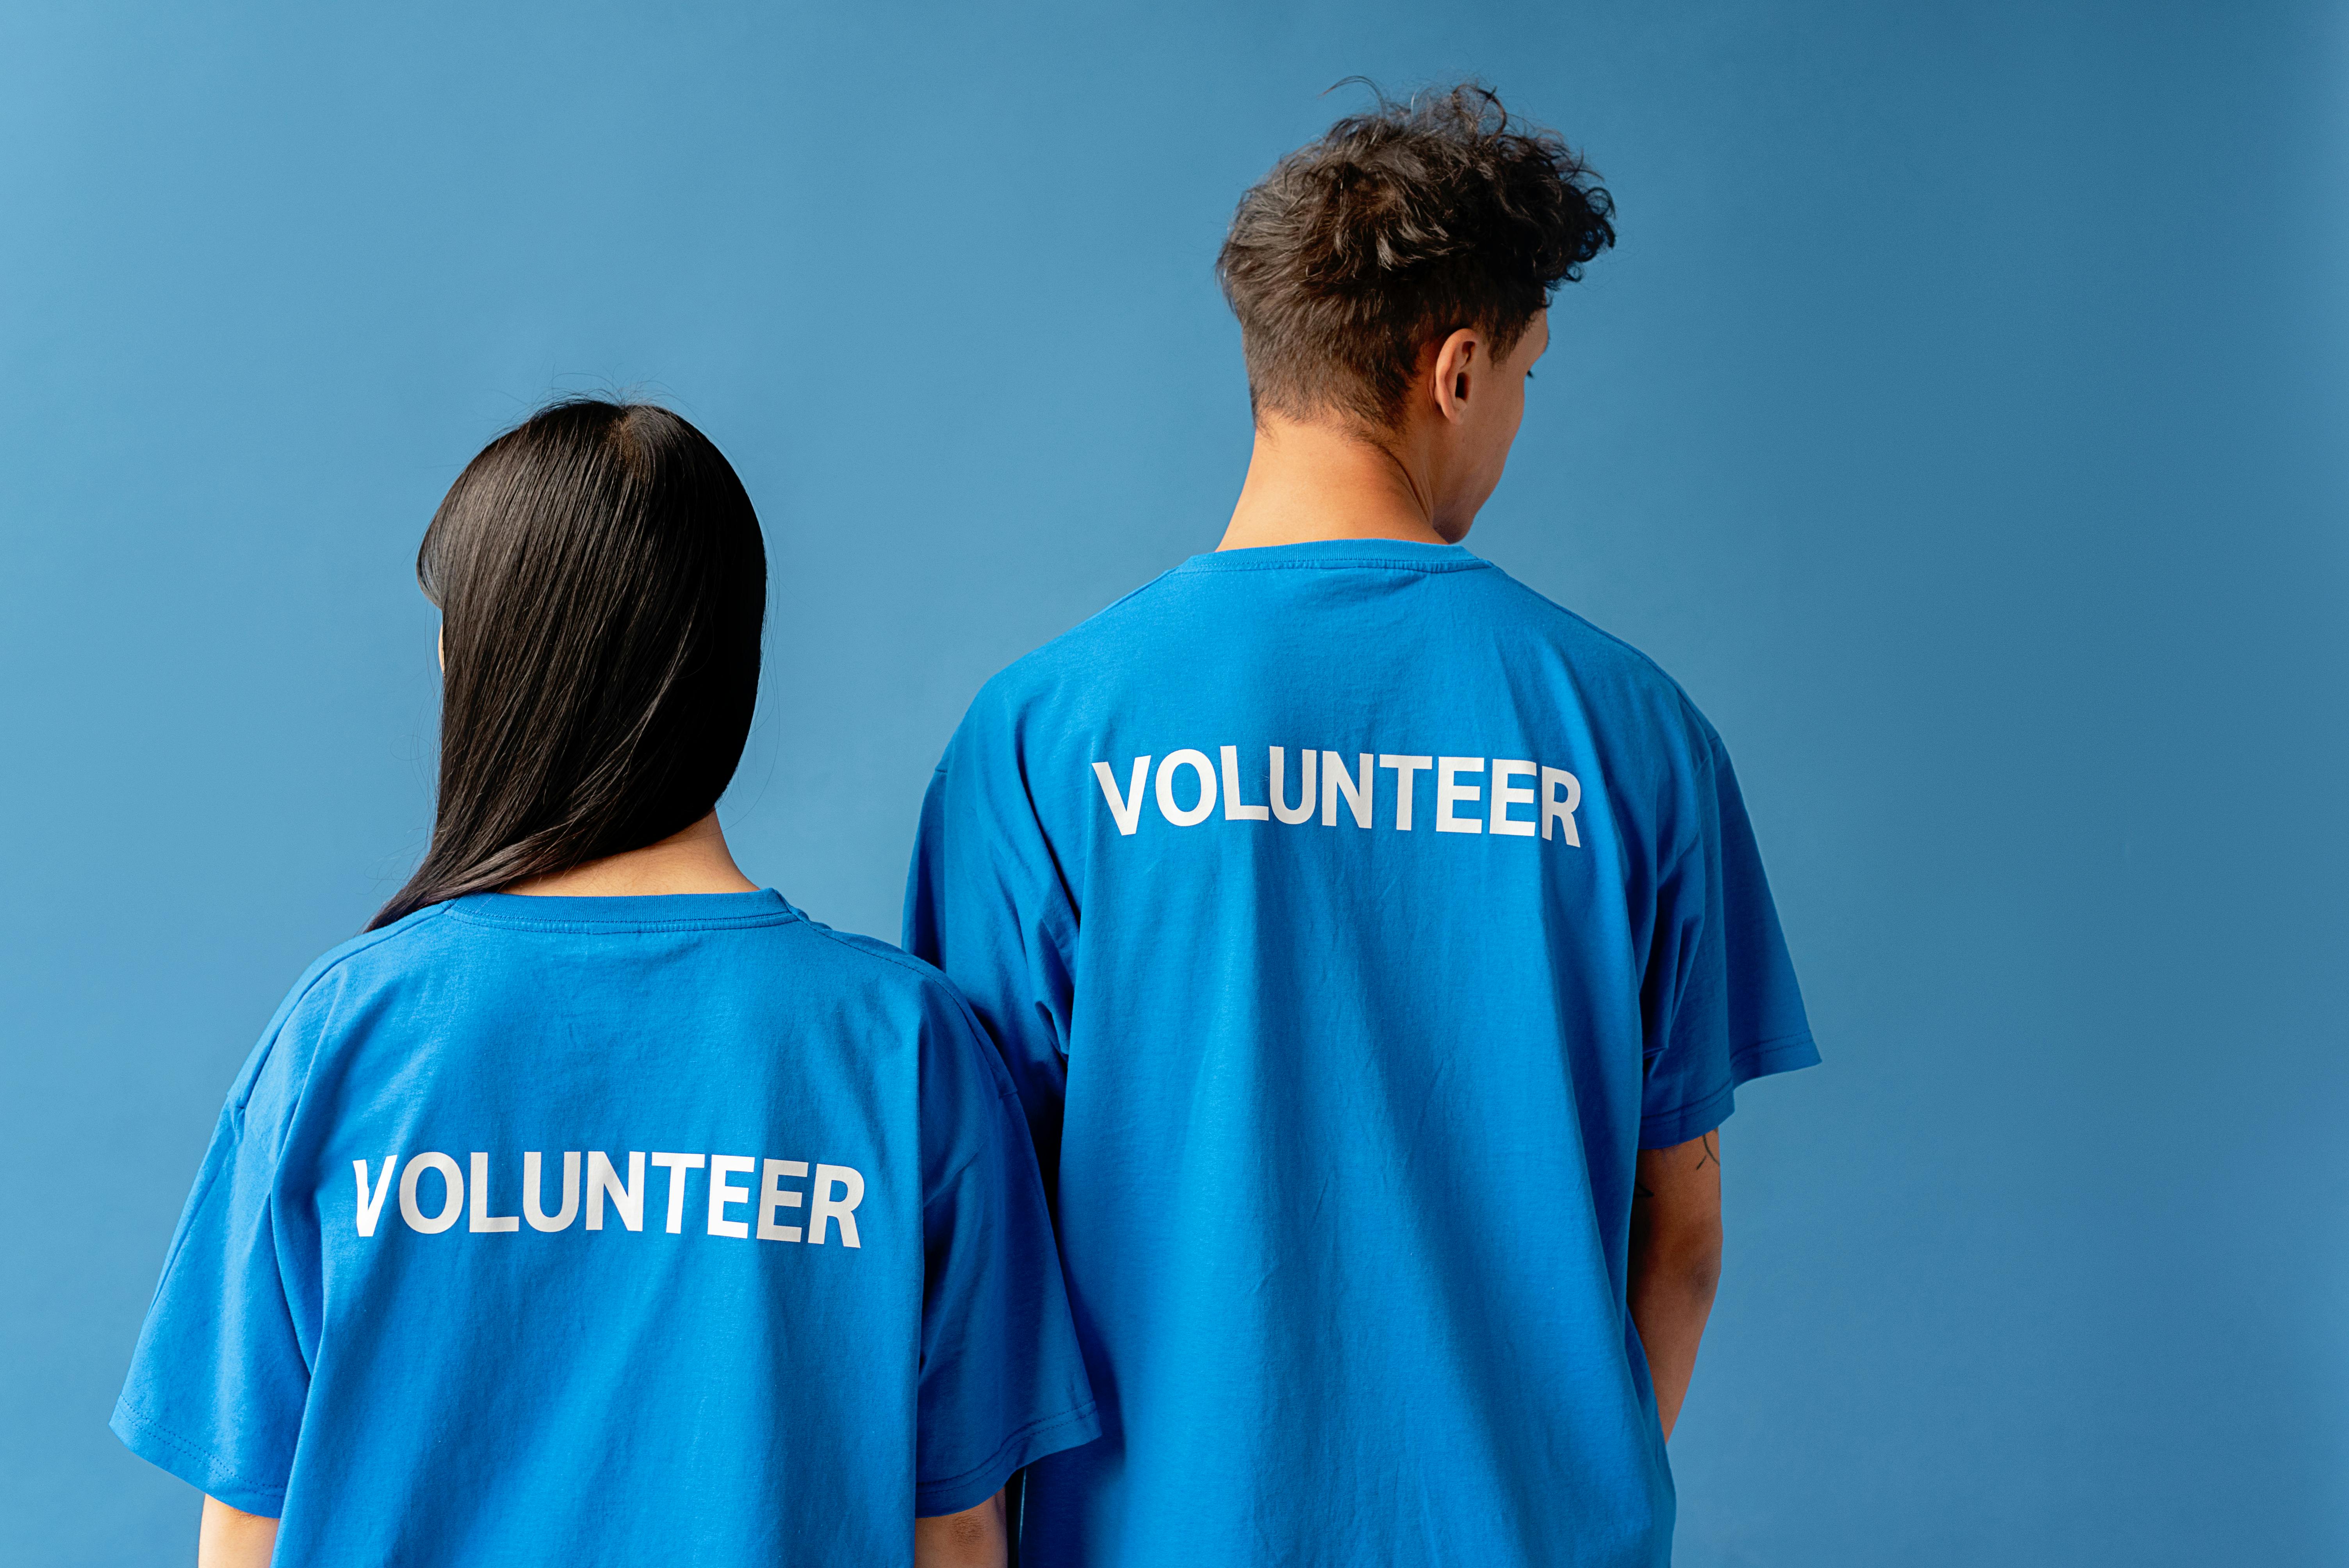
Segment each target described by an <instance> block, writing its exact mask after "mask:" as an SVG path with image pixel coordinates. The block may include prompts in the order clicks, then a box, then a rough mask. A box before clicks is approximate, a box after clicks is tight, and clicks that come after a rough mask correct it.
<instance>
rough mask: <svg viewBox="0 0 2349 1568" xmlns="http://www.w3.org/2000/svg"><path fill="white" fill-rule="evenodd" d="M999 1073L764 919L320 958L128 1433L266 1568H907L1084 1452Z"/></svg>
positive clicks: (669, 917) (179, 1268)
mask: <svg viewBox="0 0 2349 1568" xmlns="http://www.w3.org/2000/svg"><path fill="white" fill-rule="evenodd" d="M1052 1247H1053V1244H1052V1238H1051V1233H1050V1221H1049V1219H1048V1218H1047V1216H1046V1212H1045V1207H1044V1198H1043V1193H1042V1190H1041V1188H1040V1184H1039V1182H1038V1179H1037V1174H1036V1169H1035V1162H1034V1159H1033V1156H1032V1154H1031V1153H1030V1150H1029V1147H1028V1144H1027V1140H1026V1136H1025V1128H1024V1125H1023V1124H1022V1122H1021V1121H1020V1119H1019V1106H1018V1101H1017V1099H1016V1098H1014V1097H1013V1094H1012V1087H1011V1085H1010V1083H1009V1079H1008V1078H1007V1077H1006V1076H1005V1072H1004V1068H1003V1065H1002V1063H1001V1061H1000V1060H999V1058H998V1057H997V1056H996V1054H995V1053H994V1052H993V1051H992V1050H991V1049H990V1048H988V1046H987V1044H986V1042H985V1040H984V1037H982V1036H981V1035H980V1034H979V1032H978V1027H977V1026H976V1024H975V1022H974V1021H973V1019H972V1018H971V1016H970V1014H969V1011H968V1007H967V1006H965V1004H964V1003H963V1002H962V1000H961V999H960V998H959V997H958V996H957V995H955V993H954V991H953V990H952V988H951V987H950V986H949V985H947V983H946V982H945V981H944V980H942V979H941V978H939V976H938V975H936V972H935V971H934V970H932V969H930V968H929V967H928V966H927V965H923V964H920V963H917V962H916V961H915V960H913V959H911V958H908V957H907V956H905V954H902V953H899V952H897V951H896V950H895V949H894V948H891V947H888V946H886V945H885V944H881V943H876V942H871V941H867V940H865V939H864V938H860V937H854V936H847V935H843V934H839V933H835V932H833V931H831V930H829V929H827V928H826V927H824V926H822V925H819V924H817V923H813V922H812V921H810V920H809V919H807V918H806V917H805V916H804V915H802V913H800V912H799V911H797V910H795V909H793V908H792V906H791V905H790V904H789V903H786V902H785V901H784V900H783V899H782V897H781V895H780V894H777V893H775V892H771V891H769V892H746V893H726V894H692V895H679V896H667V897H645V898H530V897H516V896H510V895H502V894H489V895H482V896H477V897H471V898H464V899H460V900H457V901H455V902H453V903H444V904H439V905H435V906H433V907H431V908H429V909H426V910H423V911H420V912H419V913H415V914H412V915H410V916H409V917H408V918H407V919H405V920H402V921H400V922H399V923H397V924H395V925H391V926H388V927H387V928H385V929H383V930H381V931H378V932H375V933H372V934H368V935H366V936H362V937H360V938H358V939H357V940H356V941H354V942H351V943H348V944H345V945H344V946H342V947H340V948H337V949H336V950H335V951H334V952H332V953H330V954H327V955H326V957H325V958H323V959H321V960H320V961H319V962H318V963H317V964H316V965H315V966H314V967H313V968H312V969H311V970H310V972H309V973H308V974H307V975H304V976H303V978H302V980H301V982H300V984H298V985H296V986H295V988H294V992H293V994H292V995H290V996H288V997H287V998H286V1000H285V1005H284V1006H281V1007H280V1008H279V1009H278V1013H277V1016H276V1017H275V1018H274V1020H273V1021H272V1022H271V1024H270V1026H269V1029H268V1032H267V1033H266V1034H265V1035H264V1037H262V1040H261V1043H260V1045H259V1047H257V1048H256V1049H255V1050H254V1054H253V1056H252V1058H251V1059H250V1060H249V1061H248V1062H247V1063H246V1065H245V1068H244V1070H243V1074H242V1075H241V1076H240V1078H238V1080H237V1083H236V1086H235V1088H234V1089H233V1092H232V1093H231V1095H230V1098H229V1103H228V1107H227V1109H226V1110H225V1111H223V1113H222V1117H221V1120H220V1124H219V1129H218V1130H217V1132H216V1133H215V1135H214V1137H213V1140H212V1150H211V1152H210V1154H209V1155H207V1156H206V1158H205V1161H204V1165H203V1170H202V1174H201V1175H200V1176H199V1177H198V1178H197V1181H196V1186H195V1191H194V1192H193V1194H192V1195H191V1197H190V1199H189V1201H188V1206H187V1211H186V1213H185V1215H184V1216H183V1217H182V1219H181V1222H180V1229H179V1233H178V1235H177V1237H176V1238H175V1239H174V1240H173V1242H172V1243H171V1255H170V1259H169V1262H168V1263H167V1264H166V1265H165V1268H164V1274H163V1280H162V1284H161V1286H160V1289H159V1290H158V1292H157V1295H156V1298H155V1302H154V1305H153V1307H152V1309H151V1311H150V1313H149V1315H148V1320H147V1325H146V1328H145V1331H144V1333H143V1334H142V1335H141V1336H140V1342H139V1349H138V1353H137V1357H136V1360H135V1361H134V1363H133V1365H132V1367H131V1371H130V1377H129V1384H128V1386H127V1387H125V1388H124V1390H123V1394H122V1399H121V1402H120V1404H119V1406H118V1407H117V1408H116V1410H115V1416H114V1428H115V1430H116V1431H117V1432H118V1433H119V1435H120V1436H121V1438H122V1439H123V1440H124V1441H125V1442H126V1443H128V1444H129V1445H130V1447H131V1448H132V1449H135V1450H136V1451H137V1452H139V1453H140V1454H141V1455H143V1456H144V1457H146V1458H147V1459H149V1460H152V1461H154V1462H155V1463H156V1464H158V1465H160V1466H162V1467H163V1468H164V1469H165V1470H170V1471H171V1472H172V1473H173V1474H175V1475H178V1476H180V1477H181V1478H183V1479H184V1480H188V1481H189V1482H191V1484H193V1485H195V1486H197V1487H200V1488H202V1490H203V1491H207V1492H209V1493H211V1494H212V1496H214V1497H217V1498H219V1499H220V1500H221V1501H223V1502H226V1503H229V1504H231V1505H232V1506H233V1507H236V1508H240V1509H243V1510H245V1511H248V1512H253V1513H261V1514H270V1515H278V1514H282V1515H283V1516H284V1517H283V1523H282V1525H281V1527H280V1533H279V1536H278V1546H277V1560H278V1561H280V1562H290V1563H349V1564H360V1563H447V1564H464V1563H577V1564H591V1563H612V1564H621V1563H626V1564H641V1563H697V1564H711V1565H721V1564H722V1565H732V1564H744V1565H748V1564H752V1563H758V1564H772V1563H804V1564H810V1565H814V1564H824V1565H831V1564H837V1563H905V1562H909V1561H910V1560H911V1557H912V1553H913V1523H912V1521H913V1518H914V1516H915V1515H916V1513H922V1514H935V1513H947V1512H953V1511H958V1510H961V1509H964V1508H967V1507H969V1506H971V1505H972V1504H974V1503H978V1502H980V1501H984V1500H985V1499H986V1498H988V1496H989V1495H991V1494H992V1493H993V1492H994V1491H996V1489H997V1488H998V1487H999V1486H1001V1485H1002V1484H1003V1482H1004V1481H1005V1480H1006V1479H1007V1478H1009V1475H1010V1474H1011V1473H1012V1472H1013V1470H1016V1469H1017V1468H1018V1467H1019V1466H1021V1465H1024V1464H1027V1463H1029V1462H1030V1461H1031V1460H1036V1459H1038V1458H1040V1457H1041V1456H1042V1455H1044V1454H1047V1453H1050V1452H1052V1451H1054V1450H1056V1449H1063V1448H1066V1447H1068V1446H1069V1445H1071V1444H1073V1443H1080V1442H1083V1441H1085V1440H1086V1439H1089V1438H1091V1437H1092V1435H1093V1433H1094V1431H1095V1430H1096V1429H1097V1426H1098V1422H1097V1420H1096V1418H1095V1415H1094V1412H1093V1405H1092V1396H1091V1394H1090V1391H1089V1390H1088V1388H1087V1386H1086V1380H1085V1373H1084V1368H1083V1365H1082V1360H1081V1355H1080V1353H1079V1351H1078V1348H1077V1345H1076V1342H1075V1339H1074V1336H1073V1332H1072V1329H1071V1325H1070V1321H1069V1315H1068V1308H1067V1305H1066V1300H1065V1297H1064V1295H1063V1293H1062V1289H1061V1281H1060V1276H1059V1271H1058V1267H1057V1264H1056V1262H1055V1260H1054V1257H1053V1250H1052Z"/></svg>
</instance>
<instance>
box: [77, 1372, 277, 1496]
mask: <svg viewBox="0 0 2349 1568" xmlns="http://www.w3.org/2000/svg"><path fill="white" fill-rule="evenodd" d="M107 1425H108V1426H109V1427H111V1428H112V1429H114V1435H115V1436H116V1437H118V1438H120V1439H122V1444H123V1446H124V1447H125V1448H127V1449H129V1450H130V1451H131V1452H132V1453H134V1454H137V1455H138V1456H139V1457H140V1459H142V1460H146V1461H147V1462H148V1463H149V1464H150V1465H153V1466H154V1467H155V1468H156V1469H158V1470H166V1471H168V1472H170V1473H171V1474H172V1475H175V1476H177V1477H179V1478H180V1479H181V1480H183V1481H186V1482H187V1483H188V1484H189V1485H190V1486H191V1487H194V1488H195V1489H196V1490H197V1491H201V1492H202V1493H203V1494H204V1495H205V1496H206V1497H213V1498H218V1499H219V1500H220V1501H222V1502H224V1503H226V1504H228V1505H229V1506H230V1507H231V1508H233V1509H236V1510H238V1511H241V1512H244V1513H252V1514H258V1515H260V1516H261V1517H262V1518H264V1519H275V1518H277V1517H278V1516H279V1515H280V1514H282V1513H284V1512H285V1488H284V1487H282V1486H270V1485H267V1484H265V1483H264V1482H261V1481H255V1480H246V1479H245V1478H244V1477H243V1476H240V1475H238V1474H237V1473H236V1471H235V1470H233V1469H232V1468H231V1467H230V1466H229V1465H228V1464H227V1463H226V1462H225V1461H223V1460H222V1459H221V1457H220V1456H219V1455H217V1454H215V1453H213V1452H212V1451H211V1450H210V1449H206V1448H203V1447H202V1446H201V1445H199V1444H196V1443H192V1442H190V1441H189V1440H188V1439H185V1438H183V1437H181V1436H180V1435H179V1434H178V1433H177V1432H174V1431H172V1430H171V1429H170V1428H168V1427H163V1426H160V1425H158V1424H157V1423H155V1422H154V1421H152V1420H150V1419H149V1418H147V1417H145V1416H143V1415H141V1414H140V1412H139V1411H137V1410H135V1409H133V1408H131V1407H130V1402H129V1400H128V1399H123V1400H118V1401H117V1402H116V1404H115V1407H114V1418H113V1419H112V1420H110V1421H109V1422H108V1423H107Z"/></svg>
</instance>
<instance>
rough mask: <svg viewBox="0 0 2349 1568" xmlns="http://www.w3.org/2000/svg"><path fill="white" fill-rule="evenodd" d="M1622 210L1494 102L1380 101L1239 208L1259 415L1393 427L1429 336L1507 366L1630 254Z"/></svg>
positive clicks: (1238, 255)
mask: <svg viewBox="0 0 2349 1568" xmlns="http://www.w3.org/2000/svg"><path fill="white" fill-rule="evenodd" d="M1344 85H1346V84H1344V83H1340V86H1344ZM1373 90H1375V89H1373ZM1614 213H1615V203H1614V201H1613V199H1612V198H1610V197H1609V195H1608V193H1607V191H1606V189H1605V188H1604V187H1603V186H1601V185H1600V184H1599V181H1598V177H1597V176H1596V175H1595V174H1594V173H1593V172H1592V170H1591V169H1590V168H1589V166H1588V164H1586V163H1584V162H1583V160H1581V158H1580V157H1579V156H1578V155H1577V154H1576V153H1575V152H1574V150H1572V149H1571V148H1569V147H1568V146H1567V145H1566V143H1565V141H1563V140H1562V139H1560V138H1559V137H1558V136H1557V133H1556V132H1554V131H1548V130H1543V129H1538V128H1537V127H1532V126H1527V125H1526V124H1525V123H1524V122H1523V121H1521V120H1512V119H1510V118H1509V115H1508V111H1507V110H1506V109H1505V108H1502V107H1501V100H1500V98H1498V97H1497V96H1496V95H1495V93H1494V92H1493V91H1492V90H1491V89H1490V88H1485V87H1482V86H1479V85H1476V84H1474V83H1469V84H1464V85H1462V86H1459V87H1454V88H1448V89H1445V90H1443V91H1438V92H1428V93H1423V94H1420V95H1418V96H1416V97H1414V98H1411V99H1409V100H1408V101H1406V102H1402V103H1397V102H1394V101H1393V100H1392V99H1390V98H1386V97H1385V96H1384V95H1383V94H1381V95H1380V98H1379V101H1378V107H1377V108H1374V109H1372V110H1371V111H1370V112H1369V113H1366V114H1357V115H1349V116H1348V117H1347V118H1345V119H1341V120H1340V121H1339V122H1338V123H1337V124H1335V125H1333V126H1331V127H1330V129H1329V131H1328V133H1327V134H1325V135H1324V136H1323V137H1322V138H1321V139H1319V141H1316V142H1314V143H1312V144H1311V145H1310V146H1308V147H1304V148H1300V149H1299V150H1297V151H1295V152H1292V153H1290V154H1289V155H1288V157H1286V158H1284V159H1282V160H1280V161H1279V162H1278V164H1275V165H1274V166H1273V170H1272V172H1271V173H1270V174H1268V175H1266V176H1265V178H1264V179H1263V181H1261V182H1259V183H1258V184H1257V186H1256V188H1255V189H1253V190H1251V191H1249V192H1248V193H1247V195H1246V196H1244V197H1242V198H1241V199H1240V206H1239V211H1238V212H1237V214H1236V215H1235V216H1234V217H1233V219H1232V230H1231V233H1230V234H1229V235H1228V236H1227V237H1226V239H1225V241H1224V248H1223V253H1221V254H1220V255H1219V256H1217V257H1216V278H1217V279H1218V281H1220V282H1221V283H1222V284H1223V288H1224V297H1225V298H1226V300H1228V301H1230V302H1231V307H1232V311H1233V314H1235V315H1237V316H1238V317H1239V318H1240V341H1241V344H1242V346H1244V348H1245V350H1246V352H1247V372H1248V403H1249V407H1251V408H1253V409H1254V410H1255V411H1256V412H1257V415H1258V416H1259V417H1261V416H1262V415H1263V414H1264V412H1265V411H1267V410H1268V409H1269V410H1271V411H1273V412H1276V413H1280V414H1285V415H1288V417H1290V418H1312V417H1314V416H1316V415H1324V414H1330V413H1336V414H1339V415H1340V416H1341V417H1344V416H1350V417H1352V418H1357V419H1360V420H1361V421H1363V422H1365V423H1366V424H1368V425H1370V426H1371V428H1388V427H1390V426H1392V424H1393V422H1394V418H1395V416H1396V414H1397V412H1398V410H1399V409H1400V408H1401V407H1402V401H1403V396H1404V393H1405V392H1406V391H1407V390H1408V388H1409V387H1410V385H1411V377H1412V373H1413V367H1414V366H1416V365H1417V363H1418V359H1419V355H1420V352H1421V350H1422V349H1423V347H1424V346H1425V345H1426V344H1427V343H1428V342H1429V341H1430V340H1431V339H1438V340H1440V339H1441V338H1442V337H1443V336H1446V335H1450V334H1451V333H1452V332H1454V331H1456V330H1457V329H1459V328H1461V327H1464V326H1473V327H1475V328H1477V329H1479V330H1480V331H1483V332H1485V334H1487V335H1489V336H1490V338H1491V340H1492V347H1493V351H1494V352H1495V354H1504V355H1505V354H1506V353H1508V352H1509V351H1510V350H1511V349H1512V348H1514V347H1515V346H1516V342H1517V339H1518V338H1519V337H1520V336H1521V335H1523V334H1524V332H1525V330H1526V327H1527V326H1528V325H1531V324H1532V321H1533V318H1534V315H1535V314H1536V313H1537V312H1538V311H1540V310H1542V309H1543V308H1544V307H1545V306H1547V304H1549V296H1550V291H1551V290H1553V289H1555V288H1556V287H1557V284H1559V283H1561V282H1571V281H1573V280H1575V279H1577V278H1579V277H1580V276H1581V275H1582V265H1583V263H1585V262H1588V261H1589V260H1590V259H1591V258H1592V257H1593V256H1595V255H1597V254H1598V253H1599V252H1600V251H1602V250H1605V249H1606V248H1607V247H1608V246H1609V245H1611V244H1613V243H1614V242H1615V225H1614Z"/></svg>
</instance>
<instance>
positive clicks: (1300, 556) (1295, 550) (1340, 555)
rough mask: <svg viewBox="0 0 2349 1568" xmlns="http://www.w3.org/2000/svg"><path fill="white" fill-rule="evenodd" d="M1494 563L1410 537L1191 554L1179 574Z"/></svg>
mask: <svg viewBox="0 0 2349 1568" xmlns="http://www.w3.org/2000/svg"><path fill="white" fill-rule="evenodd" d="M1491 565H1492V562H1489V561H1486V560H1485V559H1484V558H1483V557H1482V556H1478V555H1472V554H1470V553H1469V552H1468V551H1467V549H1466V548H1465V547H1464V546H1462V545H1457V544H1421V543H1418V542H1414V541H1412V540H1408V539H1315V540H1309V541H1308V542H1305V543H1303V544H1266V545H1259V546H1257V548H1255V549H1253V550H1216V551H1210V552H1207V553H1206V554H1205V555H1194V556H1193V557H1191V559H1189V560H1188V561H1185V562H1183V564H1182V565H1180V566H1178V567H1176V568H1175V569H1174V570H1175V571H1177V572H1277V571H1283V570H1291V569H1298V568H1316V567H1318V568H1323V569H1329V568H1339V567H1349V566H1351V567H1364V566H1368V567H1383V568H1392V569H1400V570H1402V571H1406V572H1476V571H1482V570H1485V569H1486V568H1489V567H1490V566H1491Z"/></svg>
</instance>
